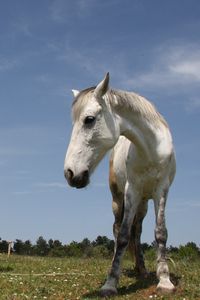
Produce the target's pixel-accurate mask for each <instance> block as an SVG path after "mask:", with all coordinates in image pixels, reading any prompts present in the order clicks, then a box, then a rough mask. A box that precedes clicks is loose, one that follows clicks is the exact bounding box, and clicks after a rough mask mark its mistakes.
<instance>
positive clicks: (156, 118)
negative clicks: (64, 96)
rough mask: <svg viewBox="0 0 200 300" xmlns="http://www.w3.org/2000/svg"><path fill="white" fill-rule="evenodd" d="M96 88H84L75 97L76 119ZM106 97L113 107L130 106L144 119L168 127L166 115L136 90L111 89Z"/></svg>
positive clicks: (74, 117) (129, 107) (73, 108)
mask: <svg viewBox="0 0 200 300" xmlns="http://www.w3.org/2000/svg"><path fill="white" fill-rule="evenodd" d="M94 90H95V87H90V88H87V89H84V90H82V91H80V93H79V94H78V96H76V97H75V99H74V101H73V103H72V115H73V119H74V120H77V119H78V118H79V116H80V113H81V111H82V109H83V107H84V106H85V105H86V103H87V102H88V101H89V100H90V98H91V95H92V93H93V92H94ZM104 97H105V99H106V100H107V101H108V102H109V103H110V105H111V107H114V108H116V109H117V110H119V111H122V110H127V108H128V109H129V110H130V111H133V112H134V113H137V114H138V115H141V116H142V117H144V119H146V120H148V121H150V122H153V123H154V124H159V123H160V122H161V123H163V124H164V125H165V126H166V127H168V124H167V122H166V121H165V119H164V117H163V116H162V115H161V114H160V113H159V112H158V111H157V109H156V108H155V106H154V105H153V104H152V103H151V102H150V101H148V100H147V99H145V98H144V97H142V96H140V95H138V94H136V93H134V92H125V91H121V90H113V89H110V90H108V92H107V93H106V94H105V96H104Z"/></svg>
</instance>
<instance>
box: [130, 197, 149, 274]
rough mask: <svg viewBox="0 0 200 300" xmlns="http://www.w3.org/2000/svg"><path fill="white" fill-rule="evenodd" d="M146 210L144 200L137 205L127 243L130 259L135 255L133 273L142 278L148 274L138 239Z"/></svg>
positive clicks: (146, 203)
mask: <svg viewBox="0 0 200 300" xmlns="http://www.w3.org/2000/svg"><path fill="white" fill-rule="evenodd" d="M147 209H148V202H147V201H145V200H144V201H142V202H141V204H140V205H139V207H138V210H137V214H136V216H135V218H134V221H133V225H132V228H131V236H130V242H129V252H130V254H131V256H132V257H133V254H135V271H136V272H137V273H138V274H139V275H141V276H143V277H147V275H148V272H147V270H146V268H145V263H144V256H143V251H142V247H141V240H140V238H141V233H142V222H143V219H144V218H145V216H146V214H147Z"/></svg>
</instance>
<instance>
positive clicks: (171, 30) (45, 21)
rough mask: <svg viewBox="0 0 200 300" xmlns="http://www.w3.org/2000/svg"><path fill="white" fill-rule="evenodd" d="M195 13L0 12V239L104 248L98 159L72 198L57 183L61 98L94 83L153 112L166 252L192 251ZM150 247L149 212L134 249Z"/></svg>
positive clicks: (199, 89) (144, 6) (66, 130)
mask: <svg viewBox="0 0 200 300" xmlns="http://www.w3.org/2000/svg"><path fill="white" fill-rule="evenodd" d="M199 15H200V2H199V1H197V0H196V1H195V0H187V1H185V0H177V1H173V0H168V1H159V0H152V1H148V0H146V1H145V0H140V1H139V0H124V1H119V0H102V1H97V0H75V1H72V0H71V1H70V0H54V1H53V0H49V1H47V0H43V1H39V0H35V1H25V0H19V1H14V0H13V1H11V0H8V1H0V45H1V46H0V107H1V109H0V170H1V171H0V201H1V218H0V228H1V229H0V237H2V238H3V239H7V240H15V239H16V238H20V239H23V240H26V239H31V240H32V241H33V242H34V241H35V240H36V239H37V238H38V236H40V235H42V236H43V237H44V238H46V239H49V238H53V239H60V240H61V241H62V242H63V243H69V242H71V241H72V240H76V241H81V240H82V239H83V238H85V237H88V238H89V239H91V240H93V239H95V238H96V237H97V235H107V236H108V237H110V238H112V223H113V215H112V210H111V195H110V192H109V188H108V183H107V182H108V157H106V158H105V159H104V161H103V162H101V164H100V165H99V168H98V169H97V170H96V173H95V174H94V176H93V177H92V181H91V185H90V186H89V187H87V188H86V189H84V190H76V189H72V188H69V187H68V186H67V184H66V182H65V180H64V176H63V164H64V156H65V152H66V149H67V144H68V142H69V138H70V131H71V115H70V114H71V113H70V109H71V102H72V95H71V89H83V88H86V87H89V86H92V85H95V84H97V83H98V82H99V81H100V80H101V79H102V78H103V77H104V75H105V73H106V72H107V71H109V72H110V77H111V86H112V87H113V88H119V89H125V90H133V91H136V92H138V93H140V94H142V95H144V96H146V97H147V98H148V99H150V100H151V101H153V102H154V104H155V105H156V106H157V108H158V109H159V111H160V112H161V113H162V114H163V115H164V116H165V117H166V119H167V121H168V122H169V124H170V127H171V130H172V134H173V138H174V144H175V148H176V155H177V175H176V179H175V181H174V184H173V187H172V188H171V191H170V194H169V199H168V203H167V226H168V231H169V238H168V244H173V245H179V244H184V243H186V242H188V241H194V242H196V243H197V244H199V243H200V242H199V228H200V217H199V216H200V201H199V200H200V199H199V188H198V185H199V178H200V168H199V167H200V159H199V153H200V139H199V126H200V96H199V95H200V35H199V32H200V18H199ZM153 240H154V212H153V206H152V203H150V204H149V212H148V216H147V217H146V220H145V221H144V228H143V236H142V241H143V242H152V241H153Z"/></svg>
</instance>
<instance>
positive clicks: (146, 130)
mask: <svg viewBox="0 0 200 300" xmlns="http://www.w3.org/2000/svg"><path fill="white" fill-rule="evenodd" d="M114 97H116V98H115V99H114V105H113V107H114V112H115V114H116V119H117V120H118V124H119V128H120V134H121V135H124V136H125V137H126V138H128V139H129V140H130V141H131V142H132V143H134V145H135V146H136V149H137V151H138V152H139V153H140V155H142V157H144V158H145V159H147V160H150V161H153V160H155V159H156V160H157V159H158V156H160V154H161V156H162V155H163V156H165V155H166V154H167V153H168V152H171V150H172V141H171V135H170V132H169V129H168V126H167V124H166V123H165V121H164V119H162V117H161V116H160V115H159V114H158V113H157V112H156V110H154V108H153V106H152V108H153V110H154V111H152V116H148V115H145V114H142V113H140V112H138V109H137V108H136V109H134V101H133V103H131V105H130V103H127V99H125V101H124V105H123V107H122V102H123V101H122V99H118V97H117V95H115V96H114ZM133 100H134V99H133ZM147 104H149V102H147V103H146V102H145V100H144V105H147ZM156 117H157V119H156V120H155V118H156ZM151 119H152V120H151Z"/></svg>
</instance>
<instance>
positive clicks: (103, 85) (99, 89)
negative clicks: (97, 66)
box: [94, 73, 109, 98]
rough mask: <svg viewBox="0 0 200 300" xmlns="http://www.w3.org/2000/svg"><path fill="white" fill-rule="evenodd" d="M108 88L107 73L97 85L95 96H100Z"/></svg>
mask: <svg viewBox="0 0 200 300" xmlns="http://www.w3.org/2000/svg"><path fill="white" fill-rule="evenodd" d="M108 88H109V73H107V74H106V76H105V77H104V79H103V80H102V81H101V82H100V83H99V84H98V85H97V87H96V88H95V90H94V94H95V96H96V97H97V98H101V97H102V96H103V95H105V93H106V92H107V91H108Z"/></svg>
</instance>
